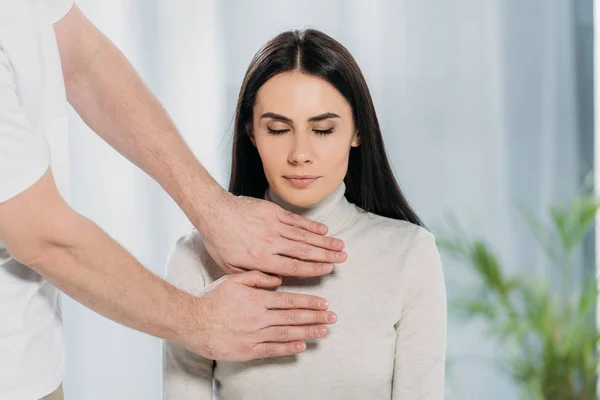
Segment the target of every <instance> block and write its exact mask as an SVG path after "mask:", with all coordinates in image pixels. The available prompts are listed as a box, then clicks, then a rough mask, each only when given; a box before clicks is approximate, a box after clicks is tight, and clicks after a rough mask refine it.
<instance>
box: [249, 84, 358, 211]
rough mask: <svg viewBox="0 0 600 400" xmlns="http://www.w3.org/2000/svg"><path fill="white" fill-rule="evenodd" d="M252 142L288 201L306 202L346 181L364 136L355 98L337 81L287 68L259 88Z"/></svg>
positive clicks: (270, 178) (271, 182)
mask: <svg viewBox="0 0 600 400" xmlns="http://www.w3.org/2000/svg"><path fill="white" fill-rule="evenodd" d="M252 142H253V143H254V145H255V146H256V148H257V149H258V153H259V154H260V158H261V160H262V164H263V169H264V171H265V175H266V177H267V180H268V181H269V185H271V187H272V188H273V190H275V192H276V193H277V194H278V195H279V196H280V197H281V198H282V199H283V200H285V201H286V202H288V203H290V204H292V205H295V206H299V207H307V206H311V205H313V204H315V203H318V202H319V201H321V200H323V199H324V198H325V197H327V196H328V195H329V194H331V193H332V192H333V191H334V190H335V188H336V187H338V185H340V184H341V183H342V181H343V180H344V176H345V175H346V171H347V170H348V158H349V155H350V147H356V146H358V145H359V136H358V132H356V128H355V126H354V121H353V118H352V109H351V107H350V104H349V103H348V102H347V101H346V99H345V98H344V96H342V94H341V93H339V92H338V91H337V89H336V88H335V87H334V86H332V85H331V84H330V83H329V82H327V81H326V80H324V79H321V78H318V77H314V76H310V75H306V74H303V73H300V72H285V73H281V74H279V75H276V76H274V77H273V78H271V79H269V80H268V81H267V82H266V83H265V84H264V85H263V86H262V87H261V88H260V90H259V91H258V93H257V96H256V102H255V105H254V118H253V127H252Z"/></svg>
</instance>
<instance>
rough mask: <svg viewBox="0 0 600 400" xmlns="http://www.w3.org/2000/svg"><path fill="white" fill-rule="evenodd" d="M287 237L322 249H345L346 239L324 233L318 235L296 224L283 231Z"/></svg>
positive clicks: (282, 234)
mask: <svg viewBox="0 0 600 400" xmlns="http://www.w3.org/2000/svg"><path fill="white" fill-rule="evenodd" d="M281 236H283V237H284V238H286V239H290V240H293V241H295V242H301V243H306V244H308V245H311V246H316V247H320V248H322V249H329V250H338V251H339V250H343V249H344V241H343V240H340V239H337V238H334V237H328V236H323V235H317V234H315V233H312V232H310V231H307V230H304V229H301V228H296V227H294V226H288V227H286V228H285V229H284V230H283V232H282V233H281Z"/></svg>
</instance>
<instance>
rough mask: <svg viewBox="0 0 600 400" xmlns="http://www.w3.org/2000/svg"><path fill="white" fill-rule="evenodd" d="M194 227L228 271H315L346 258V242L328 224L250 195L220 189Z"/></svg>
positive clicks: (302, 273)
mask: <svg viewBox="0 0 600 400" xmlns="http://www.w3.org/2000/svg"><path fill="white" fill-rule="evenodd" d="M219 197H220V199H219V200H218V201H215V202H214V204H215V205H214V206H213V207H212V210H211V211H212V215H211V216H208V217H205V218H203V219H202V222H201V223H200V224H199V225H202V226H199V227H198V230H199V231H200V232H201V233H202V237H203V239H204V244H205V246H206V249H207V250H208V252H209V253H210V255H211V256H212V257H213V259H214V260H215V261H216V262H217V264H219V266H220V267H221V268H222V269H223V270H224V271H225V272H227V273H234V272H241V271H247V270H260V271H263V272H267V273H271V274H276V275H281V276H319V275H325V274H328V273H330V272H331V271H332V269H333V266H332V264H333V263H341V262H344V261H346V258H347V255H346V253H345V252H343V251H342V250H343V248H344V242H342V241H341V240H339V239H335V238H331V237H326V236H324V235H325V233H327V227H326V226H325V225H323V224H320V223H317V222H313V221H310V220H308V219H306V218H303V217H301V216H299V215H296V214H293V213H291V212H288V211H286V210H284V209H282V208H281V207H279V206H277V205H276V204H273V203H270V202H268V201H264V200H258V199H254V198H250V197H235V196H233V195H231V194H229V193H221V194H219Z"/></svg>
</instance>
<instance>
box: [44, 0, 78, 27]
mask: <svg viewBox="0 0 600 400" xmlns="http://www.w3.org/2000/svg"><path fill="white" fill-rule="evenodd" d="M47 1H48V16H49V17H50V21H52V23H53V24H54V23H56V22H58V21H60V20H61V19H62V18H63V17H64V16H65V15H67V13H68V12H69V10H70V9H71V7H73V0H47Z"/></svg>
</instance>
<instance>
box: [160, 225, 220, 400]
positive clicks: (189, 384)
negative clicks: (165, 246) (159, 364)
mask: <svg viewBox="0 0 600 400" xmlns="http://www.w3.org/2000/svg"><path fill="white" fill-rule="evenodd" d="M203 269H204V267H203V265H202V263H201V261H200V257H199V254H198V251H197V250H196V247H195V245H194V233H192V234H190V235H188V236H185V237H183V238H181V239H179V240H178V241H177V244H176V245H175V248H174V250H173V251H172V253H171V256H170V259H169V262H168V265H167V279H168V280H169V281H170V282H171V283H173V284H174V285H175V286H177V287H178V288H180V289H182V290H185V291H187V292H190V293H192V294H197V293H198V292H199V291H201V290H202V289H204V287H205V286H206V282H205V277H204V273H203ZM214 365H215V362H214V361H213V360H209V359H206V358H204V357H201V356H199V355H197V354H195V353H193V352H192V351H190V350H188V349H187V348H185V347H184V346H181V345H179V344H176V343H172V342H168V341H165V342H163V367H164V369H163V391H164V397H163V398H164V399H165V400H191V399H194V400H212V398H213V396H212V394H213V392H212V380H213V368H214Z"/></svg>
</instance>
